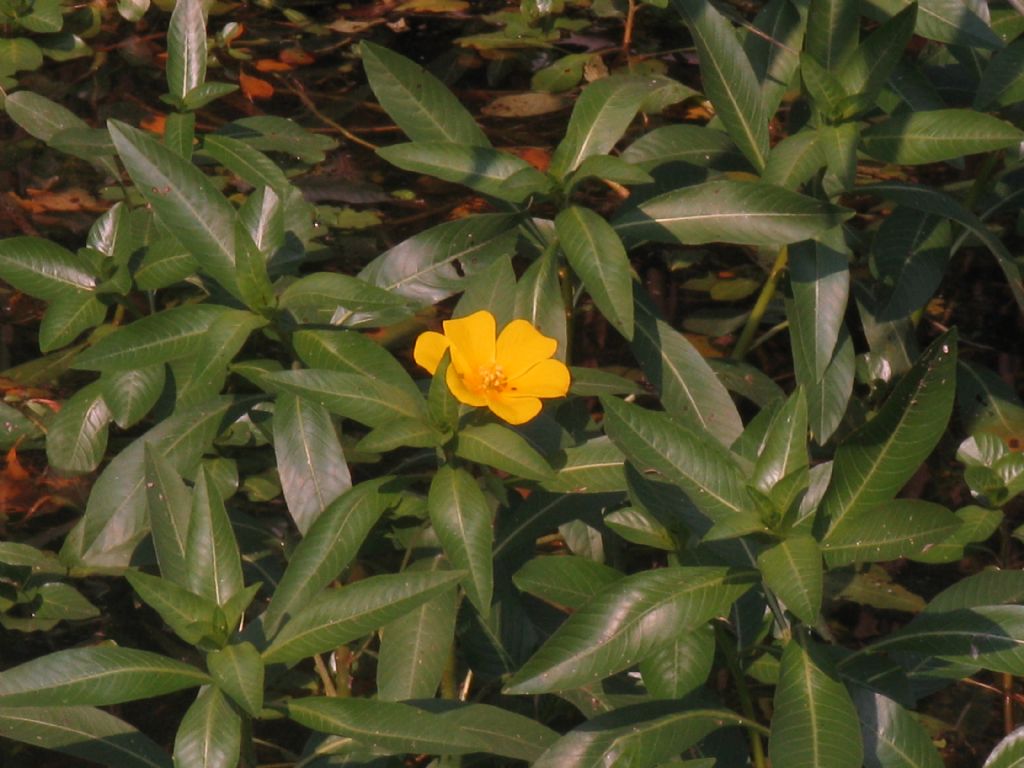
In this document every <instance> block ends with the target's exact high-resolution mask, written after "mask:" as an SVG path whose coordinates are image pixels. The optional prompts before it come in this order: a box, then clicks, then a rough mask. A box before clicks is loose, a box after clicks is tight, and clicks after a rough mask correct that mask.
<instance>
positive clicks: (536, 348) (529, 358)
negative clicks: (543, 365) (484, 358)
mask: <svg viewBox="0 0 1024 768" xmlns="http://www.w3.org/2000/svg"><path fill="white" fill-rule="evenodd" d="M556 349H558V342H557V341H556V340H555V339H552V338H550V337H548V336H545V335H544V334H542V333H541V332H540V331H538V330H537V329H536V328H534V327H533V325H531V324H530V323H529V322H527V321H526V320H513V321H512V322H511V323H509V324H508V325H506V326H505V328H504V330H502V332H501V335H500V336H498V342H497V345H496V349H495V360H496V361H497V363H498V365H500V366H501V367H502V368H504V369H505V375H506V376H508V377H509V378H510V379H514V378H516V377H517V376H519V375H521V374H523V373H525V372H526V371H527V370H529V369H530V368H531V367H532V366H534V365H535V364H536V363H539V362H540V361H541V360H547V359H548V358H549V357H551V356H552V355H553V354H555V350H556Z"/></svg>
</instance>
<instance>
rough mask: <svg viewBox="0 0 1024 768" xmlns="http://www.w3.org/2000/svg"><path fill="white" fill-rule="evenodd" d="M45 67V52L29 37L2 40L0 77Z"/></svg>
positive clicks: (0, 42) (0, 45)
mask: <svg viewBox="0 0 1024 768" xmlns="http://www.w3.org/2000/svg"><path fill="white" fill-rule="evenodd" d="M41 66H43V52H42V51H41V50H40V49H39V46H38V45H36V44H35V43H34V42H32V41H31V40H29V39H28V38H27V37H3V38H0V75H13V74H14V73H15V72H19V71H23V70H34V69H39V68H40V67H41Z"/></svg>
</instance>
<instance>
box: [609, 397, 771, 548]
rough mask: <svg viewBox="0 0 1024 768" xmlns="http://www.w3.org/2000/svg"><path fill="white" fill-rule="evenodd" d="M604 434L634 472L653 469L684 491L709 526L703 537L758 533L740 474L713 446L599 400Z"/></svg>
mask: <svg viewBox="0 0 1024 768" xmlns="http://www.w3.org/2000/svg"><path fill="white" fill-rule="evenodd" d="M601 402H602V404H603V405H604V412H605V421H604V424H605V431H606V432H607V433H608V436H609V437H610V438H611V439H612V441H613V442H614V443H615V444H616V445H618V446H619V448H621V449H622V452H623V453H625V454H626V457H627V458H628V459H629V460H630V462H632V463H633V464H634V466H636V468H637V469H639V470H640V471H646V470H649V469H653V470H655V471H657V472H658V473H659V474H660V475H662V477H664V478H665V480H667V481H669V482H671V483H674V484H676V485H678V486H679V487H680V488H682V489H683V490H685V491H686V492H687V494H688V495H689V496H690V497H691V498H692V499H693V501H694V503H695V504H697V505H698V506H699V507H700V509H701V510H702V511H703V512H704V513H705V514H706V515H707V516H708V517H709V518H710V519H711V520H712V521H713V523H714V527H713V528H712V529H711V531H709V532H708V534H707V535H706V537H705V538H708V539H719V538H731V537H735V536H742V535H743V534H746V533H752V532H754V531H762V530H764V524H763V523H762V521H761V518H760V516H759V514H758V513H757V511H756V510H755V509H754V508H753V506H752V505H751V503H750V500H749V498H748V496H747V494H746V488H745V483H744V477H743V473H742V472H741V471H740V468H739V465H738V464H737V463H736V460H735V459H734V458H733V456H732V455H731V454H730V453H729V451H728V450H727V449H726V448H724V447H723V446H722V445H720V444H719V443H717V442H715V441H713V440H708V439H706V438H704V437H703V436H700V435H698V434H696V433H694V432H691V431H690V430H688V429H686V428H684V427H682V426H679V425H678V424H677V423H676V422H674V421H672V420H671V419H669V418H668V417H667V416H665V415H664V414H661V413H656V412H654V411H648V410H646V409H644V408H640V407H638V406H635V405H629V404H626V403H623V402H620V401H619V400H615V399H611V398H602V399H601Z"/></svg>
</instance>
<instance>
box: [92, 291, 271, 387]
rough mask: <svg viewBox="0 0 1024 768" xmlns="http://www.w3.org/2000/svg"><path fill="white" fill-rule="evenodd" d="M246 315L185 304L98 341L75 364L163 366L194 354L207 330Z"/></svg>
mask: <svg viewBox="0 0 1024 768" xmlns="http://www.w3.org/2000/svg"><path fill="white" fill-rule="evenodd" d="M247 317H251V315H250V314H249V313H248V312H242V311H239V310H235V309H228V308H227V307H224V306H220V305H216V304H186V305H183V306H179V307H173V308H171V309H165V310H163V311H162V312H158V313H156V314H155V315H149V316H147V317H143V318H142V319H141V320H136V321H135V322H134V323H131V324H130V325H126V326H123V327H121V328H118V329H117V331H116V332H114V333H112V334H110V335H109V336H106V337H104V338H103V339H101V340H100V341H99V342H98V343H97V344H95V345H93V346H92V347H90V348H89V349H87V350H86V351H85V352H83V353H82V354H81V355H79V356H78V357H77V359H76V360H75V367H76V368H79V369H82V370H87V371H122V370H131V369H135V368H139V367H142V366H148V365H154V364H156V363H166V362H168V361H170V360H177V359H179V358H182V357H187V356H189V355H192V354H195V353H196V351H197V350H198V349H199V348H200V346H201V345H202V342H203V339H204V338H205V337H206V335H207V334H208V333H209V332H210V328H211V327H212V326H213V325H214V324H215V323H218V322H219V321H221V320H223V319H225V318H228V319H230V321H231V322H232V323H235V322H242V321H243V320H244V319H245V318H247Z"/></svg>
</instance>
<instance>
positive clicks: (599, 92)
mask: <svg viewBox="0 0 1024 768" xmlns="http://www.w3.org/2000/svg"><path fill="white" fill-rule="evenodd" d="M670 82H671V81H669V80H667V79H663V78H641V77H632V76H615V77H606V78H603V79H601V80H596V81H594V82H593V83H591V84H590V85H588V86H587V87H586V88H584V89H583V92H582V93H581V94H580V96H579V98H578V99H577V100H576V105H575V106H574V107H573V110H572V116H571V117H570V118H569V125H568V126H567V127H566V129H565V136H564V138H563V139H562V140H561V141H560V142H559V144H558V146H557V147H556V148H555V151H554V153H553V154H552V155H551V165H550V168H549V172H550V173H551V174H552V175H553V176H554V177H555V178H556V179H559V180H561V179H564V178H565V177H566V176H568V175H569V174H570V173H571V172H572V171H574V170H576V168H578V167H579V165H580V163H582V162H583V161H584V160H585V159H587V158H588V157H590V156H592V155H602V154H607V153H608V152H609V150H611V149H612V148H613V147H614V146H615V144H616V143H617V142H618V141H619V139H621V138H622V136H623V134H624V133H625V132H626V129H627V128H628V127H629V124H630V123H631V122H633V118H634V117H636V113H637V112H638V111H639V110H640V107H641V106H642V105H643V103H644V101H645V100H646V99H647V98H648V97H649V96H650V95H651V94H652V93H654V92H655V91H656V90H658V89H659V88H663V87H665V86H666V84H668V83H670Z"/></svg>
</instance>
